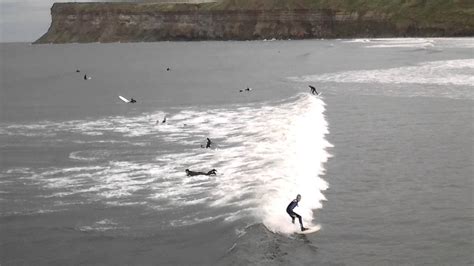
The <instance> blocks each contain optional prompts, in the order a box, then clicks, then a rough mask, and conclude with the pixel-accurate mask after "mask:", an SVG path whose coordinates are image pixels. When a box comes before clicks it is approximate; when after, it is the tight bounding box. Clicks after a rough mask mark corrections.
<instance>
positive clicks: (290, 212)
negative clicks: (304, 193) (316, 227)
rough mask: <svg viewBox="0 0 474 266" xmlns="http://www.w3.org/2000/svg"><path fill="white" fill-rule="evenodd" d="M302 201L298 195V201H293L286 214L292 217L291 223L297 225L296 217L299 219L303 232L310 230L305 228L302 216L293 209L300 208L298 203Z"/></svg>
mask: <svg viewBox="0 0 474 266" xmlns="http://www.w3.org/2000/svg"><path fill="white" fill-rule="evenodd" d="M300 200H301V195H300V194H298V195H297V196H296V199H294V200H292V201H291V202H290V204H288V207H286V212H287V213H288V214H289V215H290V217H291V222H292V223H295V217H298V220H299V222H300V226H301V231H305V230H308V228H306V227H304V226H303V220H302V219H301V215H299V214H297V213H296V212H294V211H293V209H294V208H295V207H296V206H298V202H299V201H300Z"/></svg>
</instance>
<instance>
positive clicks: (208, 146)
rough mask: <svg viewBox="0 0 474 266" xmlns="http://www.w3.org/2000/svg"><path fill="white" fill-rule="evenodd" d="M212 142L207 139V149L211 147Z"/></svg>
mask: <svg viewBox="0 0 474 266" xmlns="http://www.w3.org/2000/svg"><path fill="white" fill-rule="evenodd" d="M211 143H212V142H211V140H210V139H209V138H207V144H206V149H207V148H210V147H211Z"/></svg>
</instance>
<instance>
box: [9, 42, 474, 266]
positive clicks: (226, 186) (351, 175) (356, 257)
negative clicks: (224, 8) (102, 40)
mask: <svg viewBox="0 0 474 266" xmlns="http://www.w3.org/2000/svg"><path fill="white" fill-rule="evenodd" d="M473 43H474V39H472V38H458V39H455V38H447V39H443V38H434V39H425V38H419V39H418V38H410V39H357V40H304V41H252V42H161V43H130V44H119V43H116V44H67V45H29V44H24V43H14V44H0V51H1V62H0V64H1V90H0V101H1V102H0V103H1V106H0V107H1V108H0V207H1V208H0V239H1V240H0V245H1V246H0V264H2V265H71V264H72V265H76V264H85V265H249V264H250V265H398V264H405V265H406V264H408V265H420V264H428V265H472V264H473V263H474V257H473V255H472V250H474V235H473V229H474V211H473V206H474V205H473V198H472V195H473V191H474V182H473V178H472V177H473V176H474V175H473V167H474V166H473V162H474V156H473V151H474V147H473V143H474V142H473V136H474V135H473V133H474V132H473V131H474V130H473V128H474V124H473V123H474V119H473V115H474V112H473V101H474V78H473V77H474V57H473V54H472V51H473V48H474V45H473ZM168 67H169V68H170V71H167V70H166V68H168ZM76 69H79V70H80V73H77V72H76ZM84 75H87V76H90V77H91V79H90V80H84V79H83V76H84ZM308 85H314V86H315V87H316V88H317V90H318V91H321V92H322V96H321V97H316V96H313V95H311V94H309V88H308V87H307V86H308ZM247 87H250V88H252V90H251V91H245V90H244V89H245V88H247ZM240 90H244V91H243V92H240ZM119 95H122V96H125V97H127V98H130V97H133V98H134V99H136V100H137V103H135V104H126V103H124V102H122V101H121V100H120V99H119V98H118V96H119ZM165 117H166V120H167V122H166V123H161V121H162V120H163V119H164V118H165ZM206 138H211V139H212V141H213V147H212V148H211V149H203V148H201V145H205V143H206ZM185 169H191V170H194V171H209V170H211V169H217V175H216V176H192V177H187V176H186V175H185V172H184V170H185ZM296 194H301V195H302V201H301V202H300V204H299V206H298V207H297V208H296V209H295V211H296V212H297V213H299V214H301V215H302V216H303V219H304V223H305V225H306V226H308V227H317V228H319V231H317V232H316V233H312V234H308V235H298V234H295V232H297V231H298V226H296V225H293V224H292V223H291V220H290V218H289V216H288V215H287V214H286V212H285V208H286V205H287V204H288V203H289V202H290V201H291V200H292V199H293V198H294V197H295V196H296Z"/></svg>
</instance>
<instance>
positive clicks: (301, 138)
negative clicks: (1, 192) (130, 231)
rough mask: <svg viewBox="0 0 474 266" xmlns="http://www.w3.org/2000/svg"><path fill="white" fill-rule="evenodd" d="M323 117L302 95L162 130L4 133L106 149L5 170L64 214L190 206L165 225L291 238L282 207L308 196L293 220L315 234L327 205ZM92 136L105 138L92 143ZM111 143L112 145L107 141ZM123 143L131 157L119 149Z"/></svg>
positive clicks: (198, 114)
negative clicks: (256, 228)
mask: <svg viewBox="0 0 474 266" xmlns="http://www.w3.org/2000/svg"><path fill="white" fill-rule="evenodd" d="M324 112H325V104H324V102H323V100H322V99H320V98H316V97H312V96H310V95H307V94H300V95H297V96H295V97H293V98H290V99H286V100H282V101H278V102H265V103H252V104H243V105H242V104H241V105H234V106H226V107H222V108H218V107H214V108H204V107H190V108H184V109H181V110H178V111H176V112H175V113H173V114H168V115H167V120H168V122H167V124H165V125H162V124H160V125H157V124H156V123H155V120H156V118H159V117H162V116H163V114H164V113H163V112H161V111H159V112H155V113H145V114H141V115H139V116H135V117H114V118H111V119H98V120H88V121H79V120H78V121H67V122H49V121H45V122H40V123H38V124H29V125H24V126H23V125H18V124H16V125H7V126H6V127H5V129H6V131H7V134H8V133H11V134H13V133H19V132H21V133H23V134H22V135H23V136H28V135H29V134H30V133H34V134H36V133H38V134H42V133H45V132H46V133H50V134H53V133H55V134H63V133H62V132H66V133H67V132H71V133H73V134H70V138H72V139H67V141H69V142H77V141H81V142H82V141H83V142H85V143H87V142H88V140H89V138H91V139H90V141H91V143H92V144H94V145H95V144H96V143H101V148H100V149H99V150H98V149H97V148H93V149H92V150H88V149H85V150H80V151H75V152H71V153H70V154H69V158H70V160H71V161H72V163H75V164H76V165H75V166H73V167H71V166H67V167H66V166H64V167H48V168H37V169H26V170H25V169H18V170H14V169H8V170H7V171H4V172H3V173H2V175H3V176H7V177H8V176H9V178H8V179H9V180H10V179H11V180H14V178H15V176H16V177H19V178H21V180H22V182H25V183H28V182H30V183H31V184H34V185H35V186H39V187H42V188H43V189H41V190H40V191H41V193H43V195H37V196H38V197H37V198H39V199H45V200H46V199H51V198H60V200H61V202H64V203H65V204H64V205H66V206H67V202H68V201H77V200H80V201H85V202H87V199H93V200H94V201H101V202H104V203H105V204H109V205H112V206H130V205H140V206H145V207H148V208H151V209H153V210H156V211H162V210H168V209H176V208H186V207H189V206H192V207H193V208H192V209H191V210H190V211H189V212H187V213H186V215H185V216H183V217H179V218H178V219H176V217H175V218H174V220H170V221H168V224H169V225H170V226H187V225H191V224H195V223H201V222H208V221H210V220H216V219H222V220H223V221H224V222H225V221H234V220H236V219H240V218H251V219H253V220H255V221H256V222H263V223H264V225H265V226H266V227H267V228H268V229H270V230H271V231H274V232H281V233H291V232H294V231H295V230H297V227H296V226H295V225H293V224H291V222H290V218H289V217H288V215H287V214H286V212H285V208H286V206H287V204H288V203H289V202H290V201H291V200H292V199H293V198H294V197H295V196H296V194H301V195H302V201H301V202H300V206H299V207H298V209H297V210H296V212H298V213H300V214H301V215H302V216H303V217H304V219H305V222H306V224H307V225H309V226H310V225H311V224H312V220H313V211H314V210H315V209H318V208H321V207H322V201H324V200H325V197H324V195H323V193H322V191H324V190H325V189H327V188H328V184H327V182H326V181H325V180H323V178H322V177H323V176H324V173H325V169H324V163H325V162H326V161H327V160H328V158H329V157H330V154H329V153H328V152H327V149H328V148H330V147H332V146H331V144H330V143H329V142H328V141H327V140H326V138H325V137H326V135H327V134H328V133H329V131H328V123H327V121H326V119H325V116H324ZM89 131H93V132H101V134H97V135H94V136H93V137H90V134H87V132H89ZM63 135H64V134H63ZM206 137H210V138H211V139H212V140H213V142H214V143H215V145H216V146H215V147H214V149H202V148H200V147H199V146H200V145H199V144H200V143H204V140H205V138H206ZM26 138H27V137H26ZM52 138H54V136H53V137H52ZM111 139H112V140H114V141H113V142H105V141H106V140H111ZM53 140H54V139H53ZM53 140H52V141H53ZM62 141H64V140H62ZM128 141H130V144H127V142H128ZM136 141H137V142H144V143H156V142H158V144H156V145H158V148H159V147H167V149H157V151H155V150H152V149H146V147H145V148H144V147H142V146H139V145H138V146H137V145H133V144H134V143H135V142H136ZM117 143H120V145H125V146H124V148H123V149H122V150H117V149H118V148H117V146H116V145H115V144H117ZM170 147H171V148H170ZM127 153H129V154H127ZM135 154H139V156H135ZM84 163H87V165H84ZM186 168H189V169H192V170H197V171H208V170H210V169H212V168H215V169H217V170H218V175H217V176H189V177H188V176H186V175H185V173H184V169H186ZM14 175H15V176H14ZM94 226H95V225H94ZM94 226H89V227H83V228H81V230H86V231H87V230H102V227H103V225H102V224H101V223H98V225H97V226H96V227H97V228H95V227H94Z"/></svg>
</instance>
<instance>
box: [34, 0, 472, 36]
mask: <svg viewBox="0 0 474 266" xmlns="http://www.w3.org/2000/svg"><path fill="white" fill-rule="evenodd" d="M364 1H365V2H370V1H369V0H359V2H361V3H362V2H364ZM372 1H374V0H372ZM433 1H434V0H433ZM446 1H448V2H449V1H450V0H446ZM453 1H454V2H456V3H454V2H453ZM238 2H239V1H236V0H233V1H231V0H229V1H223V2H219V3H207V4H175V5H165V4H157V3H55V4H54V5H53V7H52V8H51V15H52V23H51V26H50V28H49V30H48V32H47V33H46V34H45V35H43V36H42V37H41V38H40V39H39V40H38V41H37V43H67V42H142V41H162V40H251V39H272V38H276V39H301V38H353V37H400V36H472V35H474V19H473V16H472V14H473V10H474V9H473V8H472V7H471V6H470V3H468V2H464V1H462V0H458V1H455V0H452V1H451V2H453V3H451V5H450V6H443V8H440V9H437V8H436V6H434V7H433V6H430V5H427V4H426V3H425V2H426V1H423V0H412V1H411V2H412V3H411V5H407V4H406V3H405V2H407V1H403V0H399V2H400V5H399V6H396V5H395V6H393V5H385V6H383V7H377V6H370V5H362V4H361V5H358V6H357V5H356V6H353V7H351V6H347V5H344V4H341V3H344V2H348V3H349V2H351V3H352V2H353V1H342V0H341V1H333V2H324V1H317V0H315V1H304V0H300V1H276V0H262V1H240V2H245V4H242V3H240V4H239V3H238ZM394 2H397V1H394ZM402 2H403V3H405V4H403V5H402V4H401V3H402ZM408 2H410V1H408ZM276 3H280V4H276ZM281 3H284V4H281ZM324 3H325V4H324ZM335 3H339V5H337V4H335ZM445 3H446V2H445ZM453 6H454V8H453Z"/></svg>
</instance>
